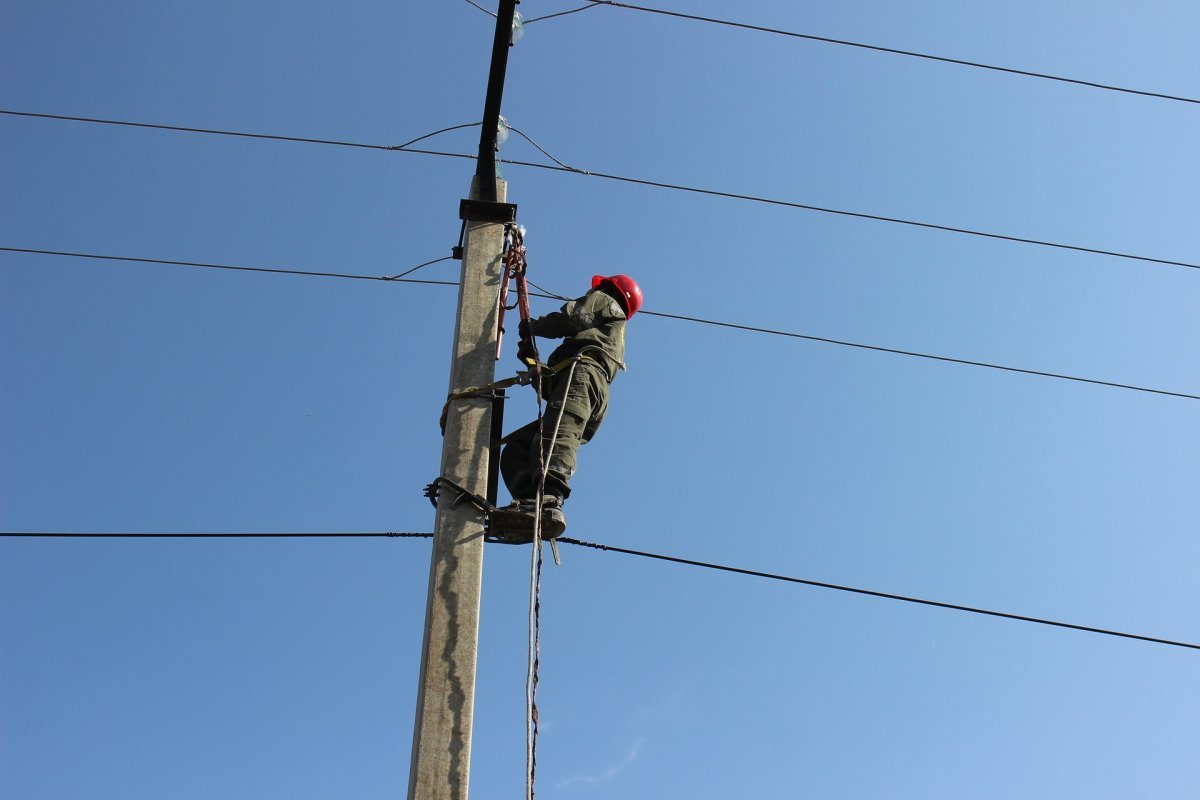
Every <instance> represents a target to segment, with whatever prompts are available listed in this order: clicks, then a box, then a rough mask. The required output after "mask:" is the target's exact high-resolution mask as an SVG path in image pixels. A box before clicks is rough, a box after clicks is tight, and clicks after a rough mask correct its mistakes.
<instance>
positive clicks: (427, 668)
mask: <svg viewBox="0 0 1200 800" xmlns="http://www.w3.org/2000/svg"><path fill="white" fill-rule="evenodd" d="M518 2H519V0H500V8H499V11H498V13H497V18H496V34H495V38H494V39H493V42H492V64H491V70H490V73H489V76H488V91H487V98H486V100H485V102H484V118H483V127H482V132H481V134H480V139H479V154H480V157H479V161H478V167H477V173H476V176H475V180H474V181H473V183H472V186H471V199H470V200H464V201H463V202H462V204H461V206H460V212H459V216H461V217H462V219H463V221H464V225H465V228H464V233H463V249H462V253H461V255H462V271H461V276H460V279H461V282H460V287H459V295H458V319H457V325H456V328H455V333H454V353H453V360H452V362H451V366H450V392H451V393H453V392H458V391H461V390H463V389H467V388H469V387H471V386H482V385H485V384H489V383H491V382H492V381H493V380H494V378H495V371H496V319H497V310H498V302H497V301H498V298H499V284H500V278H501V273H502V270H503V266H504V256H503V247H504V223H505V222H508V221H513V220H515V218H516V207H515V206H511V205H508V204H506V203H505V202H504V201H505V198H506V194H507V191H506V189H507V187H506V185H505V183H504V182H503V181H501V180H499V179H498V178H497V177H496V132H497V126H498V124H499V117H500V100H501V96H502V93H503V89H504V73H505V69H506V66H507V61H508V47H509V42H510V37H511V35H512V33H511V32H512V24H513V15H514V13H515V11H516V5H517V3H518ZM491 419H492V400H491V399H490V398H486V397H470V398H464V399H459V400H455V401H454V402H452V403H451V404H450V409H449V413H448V415H447V419H446V429H445V439H444V441H443V445H442V471H441V475H442V477H444V478H446V479H447V480H449V481H453V482H454V483H456V484H458V485H459V486H461V487H463V488H464V489H466V490H467V491H469V492H473V493H475V494H479V495H482V494H485V493H486V491H487V483H488V461H489V454H490V448H489V444H490V440H491ZM458 499H459V497H458V492H457V491H455V490H454V489H452V488H450V487H447V486H442V488H441V494H440V499H439V501H438V509H437V518H436V521H435V523H434V538H433V556H432V560H431V563H430V567H429V597H428V601H427V605H426V609H425V639H424V643H423V644H422V647H421V680H420V686H419V687H418V690H417V714H416V724H415V729H414V732H413V746H412V766H411V770H410V772H409V780H408V797H409V800H466V798H467V788H468V784H469V779H470V769H471V726H472V721H473V715H474V708H475V662H476V651H477V648H478V645H479V601H480V588H481V584H482V579H483V545H484V542H483V523H484V518H483V514H482V512H480V510H479V509H477V508H475V507H474V506H473V505H471V504H470V503H469V502H457V503H456V501H457V500H458Z"/></svg>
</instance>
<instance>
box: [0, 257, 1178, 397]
mask: <svg viewBox="0 0 1200 800" xmlns="http://www.w3.org/2000/svg"><path fill="white" fill-rule="evenodd" d="M5 251H6V252H12V253H34V254H38V255H55V256H71V257H73V258H96V259H103V260H108V261H132V262H136V263H146V264H159V265H168V266H183V267H206V268H212V269H228V270H239V271H246V272H273V273H282V274H285V275H314V276H318V277H327V278H354V279H360V280H373V281H391V282H394V283H421V284H431V285H435V286H458V282H457V281H432V280H419V279H416V278H402V277H399V276H396V277H376V276H373V275H348V274H343V273H337V272H303V271H300V270H286V269H267V268H263V267H244V266H231V265H228V264H204V263H198V262H195V261H169V260H166V259H157V258H133V257H127V256H108V255H99V254H95V253H68V252H63V251H58V250H34V249H31V248H23V247H2V246H0V252H5ZM448 258H450V256H446V257H445V258H440V259H437V260H436V261H430V262H426V263H425V264H418V265H417V266H416V267H413V269H419V268H420V267H423V266H428V265H429V264H433V263H437V261H445V260H447V259H448ZM409 271H410V272H411V271H412V270H409ZM404 274H407V273H401V275H404ZM530 284H531V285H532V286H534V287H536V288H538V289H541V291H542V292H543V294H538V293H537V292H530V294H531V295H533V296H534V297H543V298H546V299H547V300H569V299H570V298H568V297H564V296H563V295H559V294H554V293H552V292H547V291H546V290H545V289H543V288H542V287H541V286H538V285H537V284H535V283H533V281H530ZM638 313H639V314H644V315H646V316H649V317H662V318H664V319H674V320H680V321H682V322H695V323H698V324H701V325H715V326H717V327H721V328H732V329H734V330H742V331H749V332H751V333H765V334H770V335H772V336H786V337H788V338H790V339H804V340H807V341H812V342H821V343H824V344H833V345H839V346H841V347H853V348H857V349H860V350H874V351H876V352H880V353H891V354H893V355H900V356H909V357H912V358H924V359H929V360H931V361H944V362H947V363H950V364H963V365H966V366H971V367H986V368H987V369H997V370H1002V371H1004V372H1017V373H1021V374H1025V375H1036V376H1039V377H1043V378H1058V379H1060V380H1067V381H1074V382H1076V383H1089V384H1094V385H1096V386H1108V387H1111V388H1114V389H1128V390H1131V391H1135V392H1147V393H1150V394H1161V395H1167V396H1169V397H1181V398H1184V399H1186V400H1200V395H1195V394H1187V393H1185V392H1172V391H1168V390H1166V389H1152V388H1149V387H1146V386H1137V385H1134V384H1129V383H1116V382H1113V381H1102V380H1098V379H1095V378H1081V377H1079V376H1076V375H1066V374H1063V373H1058V372H1043V371H1040V370H1034V369H1024V368H1022V367H1009V366H1005V365H1003V364H992V363H989V362H987V361H972V360H969V359H964V358H953V357H951V356H938V355H933V354H930V353H920V352H917V351H914V350H900V349H898V348H892V347H883V346H881V345H873V344H862V343H861V342H851V341H847V340H844V339H832V338H829V337H826V336H813V335H810V334H804V333H793V332H790V331H782V330H776V329H774V328H763V327H758V326H754V325H741V324H738V323H735V322H720V321H717V320H711V319H704V318H703V317H691V316H686V315H683V314H668V313H666V312H664V311H650V310H646V309H643V310H642V311H639V312H638Z"/></svg>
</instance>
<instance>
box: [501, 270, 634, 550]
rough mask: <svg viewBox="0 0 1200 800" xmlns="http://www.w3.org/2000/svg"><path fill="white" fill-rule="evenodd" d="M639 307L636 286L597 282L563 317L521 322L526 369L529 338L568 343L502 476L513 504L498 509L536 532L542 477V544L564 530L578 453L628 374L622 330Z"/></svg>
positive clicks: (617, 278)
mask: <svg viewBox="0 0 1200 800" xmlns="http://www.w3.org/2000/svg"><path fill="white" fill-rule="evenodd" d="M641 307H642V290H641V288H640V287H639V286H638V285H637V282H636V281H634V280H633V278H631V277H629V276H628V275H609V276H605V275H596V276H593V278H592V288H591V290H590V291H588V292H587V294H585V295H584V296H583V297H580V298H578V299H575V300H571V301H569V302H567V303H566V304H565V305H563V307H562V309H560V310H559V311H555V312H553V313H550V314H546V315H545V316H542V317H538V318H536V319H530V320H528V321H526V320H522V321H521V330H520V333H521V342H522V344H521V347H520V348H519V350H518V352H517V356H518V358H520V359H521V360H522V361H526V360H527V359H530V358H532V357H533V356H534V353H533V352H532V347H531V345H532V338H531V337H532V336H541V337H544V338H548V339H563V342H562V344H560V345H559V346H558V347H557V348H556V349H555V350H554V352H553V353H551V354H550V357H549V358H548V359H546V364H547V365H549V368H550V369H549V370H545V371H544V373H543V374H544V378H543V383H542V394H543V396H544V397H545V398H546V399H547V401H548V403H547V410H546V413H545V415H544V416H543V418H542V419H540V420H534V421H533V422H531V423H529V424H528V425H525V426H524V427H522V428H519V429H517V430H516V431H514V432H513V433H512V434H510V435H509V436H508V437H506V444H505V446H504V451H503V452H502V453H501V456H500V472H501V474H502V475H503V477H504V484H505V486H507V487H508V491H509V492H510V493H511V494H512V498H513V502H512V503H511V504H510V505H509V506H507V507H506V508H504V509H498V511H500V512H501V513H503V514H504V516H505V517H506V518H508V519H510V520H511V519H515V520H520V519H522V518H523V519H524V520H526V522H527V524H528V527H529V529H531V530H532V527H533V517H534V513H535V508H536V498H537V493H538V487H539V483H540V478H541V475H542V470H543V469H544V470H545V484H544V494H543V498H542V520H541V532H542V536H544V537H545V538H548V539H553V538H555V537H557V536H559V535H561V534H562V533H563V531H565V530H566V527H567V520H566V516H565V515H564V514H563V503H564V502H565V501H566V499H567V498H568V497H569V496H570V494H571V486H570V481H571V476H572V475H574V474H575V467H576V453H577V451H578V450H579V446H580V445H582V444H585V443H587V442H589V441H591V439H592V437H593V436H595V435H596V431H597V430H598V429H599V427H600V423H601V422H603V421H604V415H605V414H606V413H607V411H608V395H609V386H610V385H611V384H612V382H613V379H614V378H616V376H617V372H618V371H619V370H623V369H625V363H624V359H625V323H626V322H627V321H628V320H629V319H631V318H632V317H633V315H634V314H636V313H637V311H638V309H639V308H641ZM539 430H540V432H541V436H540V439H541V446H540V447H539V446H538V440H539Z"/></svg>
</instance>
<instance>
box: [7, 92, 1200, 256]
mask: <svg viewBox="0 0 1200 800" xmlns="http://www.w3.org/2000/svg"><path fill="white" fill-rule="evenodd" d="M0 114H6V115H10V116H20V117H36V118H42V119H53V120H64V121H71V122H85V123H96V124H102V125H124V126H130V127H135V128H152V129H157V130H167V131H177V132H186V133H200V134H211V135H219V136H236V137H245V138H251V139H268V140H277V141H285V142H301V143H306V144H322V145H332V146H338V147H353V148H361V149H367V150H387V151H392V152H399V153H414V154H417V155H428V156H436V157H441V158H461V159H474V158H475V156H474V155H471V154H468V153H450V152H445V151H440V150H425V149H418V148H413V147H408V146H400V145H392V146H388V145H373V144H364V143H361V142H349V141H339V140H334V139H315V138H308V137H300V136H279V135H270V134H261V133H244V132H239V131H228V130H218V129H212V128H192V127H185V126H179V125H160V124H152V123H144V122H127V121H122V120H110V119H98V118H91V117H73V116H66V115H60V114H39V113H31V112H25V111H12V110H7V109H0ZM521 135H522V136H524V135H525V134H521ZM422 138H424V137H422ZM539 149H541V148H540V147H539ZM547 155H548V154H547ZM550 158H551V159H552V160H554V161H556V162H557V163H556V164H553V165H552V164H539V163H537V162H532V161H522V160H518V159H507V158H501V159H497V161H499V162H500V163H503V164H510V165H513V166H520V167H530V168H533V169H542V170H549V171H552V172H566V173H571V174H575V175H584V176H587V177H592V178H601V179H603V180H609V181H617V182H620V183H628V184H635V185H639V186H648V187H653V188H658V189H668V190H673V191H679V192H688V193H691V194H699V195H707V196H710V197H721V198H725V199H730V200H743V201H748V202H754V203H762V204H765V205H773V206H780V207H784V208H795V209H798V210H803V211H813V212H817V213H821V214H832V215H835V216H842V217H851V218H855V219H866V220H872V221H875V222H887V223H891V224H895V225H906V226H911V227H917V228H924V229H927V230H937V231H943V232H946V233H957V234H962V235H966V236H976V237H981V238H986V239H995V240H1001V241H1008V242H1017V243H1021V244H1029V245H1035V246H1038V247H1049V248H1054V249H1058V250H1066V251H1071V252H1078V253H1088V254H1092V255H1102V256H1109V257H1112V258H1121V259H1127V260H1131V261H1141V262H1146V263H1153V264H1164V265H1167V266H1175V267H1187V268H1189V269H1200V263H1194V262H1190V261H1180V260H1176V259H1168V258H1157V257H1154V256H1144V255H1139V254H1136V253H1125V252H1121V251H1118V250H1107V249H1104V248H1098V247H1087V246H1083V245H1074V244H1065V243H1062V242H1051V241H1048V240H1044V239H1034V238H1031V237H1025V236H1014V235H1011V234H1004V233H993V232H990V231H982V230H977V229H973V228H962V227H957V226H953V225H942V224H939V223H933V222H922V221H920V220H912V219H905V218H903V217H890V216H886V215H883V214H871V213H867V212H863V211H848V210H846V209H838V208H829V207H826V206H818V205H813V204H810V203H799V202H795V201H791V200H781V199H778V198H771V197H763V196H759V195H752V194H745V193H741V192H727V191H722V190H718V189H707V188H704V187H700V186H688V185H685V184H679V183H669V182H666V181H655V180H649V179H646V178H634V177H630V176H627V175H617V174H614V173H607V172H596V171H593V170H586V169H580V168H578V167H571V166H566V165H565V164H562V162H559V161H558V159H556V158H554V157H553V156H550Z"/></svg>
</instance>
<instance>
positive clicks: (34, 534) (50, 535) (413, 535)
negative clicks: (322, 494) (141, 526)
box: [0, 531, 433, 539]
mask: <svg viewBox="0 0 1200 800" xmlns="http://www.w3.org/2000/svg"><path fill="white" fill-rule="evenodd" d="M0 538H37V539H64V538H65V539H354V538H388V539H431V538H433V534H432V533H424V532H420V531H365V532H351V533H298V532H283V533H210V532H197V533H158V532H152V533H106V532H94V533H82V532H78V531H76V532H65V533H60V532H48V531H0Z"/></svg>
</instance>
